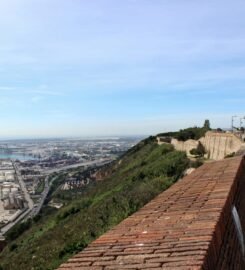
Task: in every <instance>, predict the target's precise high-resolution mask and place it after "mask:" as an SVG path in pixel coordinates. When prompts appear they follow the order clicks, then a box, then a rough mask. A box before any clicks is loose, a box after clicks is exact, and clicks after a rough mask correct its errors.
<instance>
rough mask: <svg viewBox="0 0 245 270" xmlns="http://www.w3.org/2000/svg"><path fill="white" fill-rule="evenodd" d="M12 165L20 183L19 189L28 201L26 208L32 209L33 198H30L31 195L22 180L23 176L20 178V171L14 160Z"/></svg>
mask: <svg viewBox="0 0 245 270" xmlns="http://www.w3.org/2000/svg"><path fill="white" fill-rule="evenodd" d="M13 166H14V168H15V172H16V176H17V178H18V181H19V183H20V187H21V190H22V192H23V193H24V196H25V199H26V202H27V203H28V208H29V209H32V208H33V207H34V203H33V200H32V199H31V196H30V194H29V192H28V190H27V189H26V185H25V182H24V180H23V178H22V176H21V174H20V171H19V169H18V167H17V165H16V164H15V163H14V162H13Z"/></svg>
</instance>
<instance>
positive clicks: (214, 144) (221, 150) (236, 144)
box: [200, 131, 242, 160]
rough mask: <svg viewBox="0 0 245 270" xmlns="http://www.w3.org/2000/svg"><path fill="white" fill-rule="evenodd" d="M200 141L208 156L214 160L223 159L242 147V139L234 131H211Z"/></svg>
mask: <svg viewBox="0 0 245 270" xmlns="http://www.w3.org/2000/svg"><path fill="white" fill-rule="evenodd" d="M200 142H201V143H202V145H203V146H204V148H205V150H206V152H207V157H208V158H210V159H214V160H221V159H223V158H224V157H225V156H227V155H229V154H232V153H236V152H238V151H239V150H240V148H241V147H242V141H241V140H240V139H239V138H238V137H236V136H235V135H234V134H232V133H218V132H210V131H209V132H207V133H206V134H205V137H203V138H201V139H200Z"/></svg>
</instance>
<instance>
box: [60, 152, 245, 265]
mask: <svg viewBox="0 0 245 270" xmlns="http://www.w3.org/2000/svg"><path fill="white" fill-rule="evenodd" d="M243 165H244V161H243V158H242V157H236V158H231V159H225V160H222V161H216V162H212V163H207V164H204V165H203V166H201V167H200V168H198V169H197V170H196V171H194V172H193V173H192V174H191V175H188V176H186V177H185V178H184V179H182V180H180V181H179V182H177V183H176V184H174V185H173V186H172V187H170V188H169V189H168V190H166V191H165V192H163V193H161V194H160V195H158V196H157V197H156V198H155V199H153V200H152V201H151V202H150V203H148V204H147V205H145V206H144V207H143V208H142V209H140V210H139V211H138V212H136V213H135V214H133V215H132V216H130V217H129V218H127V219H125V220H124V221H123V222H121V223H120V224H119V225H117V226H116V227H115V228H114V229H112V230H110V231H109V232H107V233H106V234H104V235H102V236H101V237H100V238H98V239H97V240H96V241H94V242H93V243H92V244H90V245H89V246H88V247H87V248H86V249H85V250H83V251H82V252H81V253H79V254H77V255H76V256H74V257H73V258H72V259H70V260H69V261H68V262H67V263H64V264H63V265H61V266H60V268H59V270H71V269H73V270H77V269H84V270H87V269H89V270H107V269H108V270H109V269H154V270H157V269H171V270H173V269H218V268H217V267H216V266H217V263H218V261H219V257H220V256H221V255H220V250H221V249H222V245H224V243H223V239H224V238H225V236H224V234H225V224H226V222H228V220H230V219H229V218H227V217H230V213H231V211H230V210H231V208H232V204H233V203H234V198H235V193H236V189H237V186H238V182H239V181H240V180H239V179H240V178H241V170H242V167H243ZM227 209H228V210H227ZM227 211H228V212H227ZM226 212H227V215H226ZM224 250H225V249H224ZM223 253H225V251H223ZM222 269H227V268H222ZM230 269H232V268H230ZM237 269H239V268H237ZM244 269H245V268H244Z"/></svg>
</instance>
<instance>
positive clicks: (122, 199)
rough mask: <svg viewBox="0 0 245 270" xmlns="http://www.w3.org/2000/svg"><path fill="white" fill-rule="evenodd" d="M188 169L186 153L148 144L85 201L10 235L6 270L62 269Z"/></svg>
mask: <svg viewBox="0 0 245 270" xmlns="http://www.w3.org/2000/svg"><path fill="white" fill-rule="evenodd" d="M188 164H189V160H188V159H187V157H186V155H185V153H183V152H178V151H175V150H174V149H173V147H172V146H171V145H161V146H159V145H157V143H156V142H155V138H154V137H150V138H148V139H147V140H145V141H142V142H141V143H139V144H138V145H136V146H135V147H133V148H132V149H130V150H129V151H128V152H127V153H126V154H124V156H123V157H122V158H121V159H120V160H118V161H117V162H115V163H114V164H113V165H112V167H111V168H109V170H110V175H109V176H108V177H107V178H106V179H104V180H103V181H99V182H97V183H96V184H94V185H92V186H90V187H89V188H87V190H86V191H85V192H83V194H82V195H80V197H79V196H75V198H76V199H74V198H73V200H72V201H70V202H69V203H66V206H64V207H63V208H61V209H60V210H55V209H53V208H49V207H46V209H44V211H43V214H42V215H41V216H40V217H39V218H36V219H35V220H32V221H28V224H26V225H22V227H24V228H22V229H23V230H22V231H18V230H17V233H16V234H13V231H15V232H16V229H15V230H13V231H12V235H11V232H10V233H9V244H8V246H7V247H6V248H5V250H4V251H3V252H2V253H1V254H0V265H1V266H0V269H4V270H22V269H23V270H31V269H32V270H48V269H55V268H57V267H58V266H59V265H60V264H61V263H62V262H64V261H66V260H67V259H68V258H70V257H71V256H73V255H74V254H76V253H77V252H79V251H81V250H82V249H83V248H85V247H86V246H87V245H88V244H89V243H90V242H91V241H93V240H94V239H96V238H98V237H99V236H100V235H101V234H103V233H104V232H106V231H107V230H109V229H110V228H112V227H113V226H115V225H116V224H118V223H119V222H120V221H122V220H123V219H125V218H126V217H128V216H129V215H131V214H132V213H134V212H135V211H137V210H138V209H139V208H141V207H142V206H143V205H144V204H146V203H147V202H149V201H150V200H151V199H152V198H154V197H155V196H156V195H157V194H159V193H161V192H162V191H164V190H165V189H167V188H168V187H169V186H171V185H172V184H173V183H174V182H175V181H177V180H178V179H179V178H180V177H181V175H182V174H183V171H184V170H185V169H186V168H187V167H188ZM57 181H58V182H61V180H59V179H57ZM60 192H61V191H59V194H60ZM54 196H55V195H54ZM19 234H20V236H19Z"/></svg>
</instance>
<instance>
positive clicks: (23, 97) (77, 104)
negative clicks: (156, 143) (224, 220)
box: [0, 0, 245, 137]
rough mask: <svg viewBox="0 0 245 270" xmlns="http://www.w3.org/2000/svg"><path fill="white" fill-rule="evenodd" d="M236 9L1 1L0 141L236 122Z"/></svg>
mask: <svg viewBox="0 0 245 270" xmlns="http://www.w3.org/2000/svg"><path fill="white" fill-rule="evenodd" d="M244 10H245V1H238V0H235V1H230V0H229V1H226V0H223V1H220V0H216V1H213V0H212V1H210V0H205V1H200V0H186V1H183V0H147V1H146V0H123V1H115V0H94V1H87V0H35V1H34V0H2V1H0V117H1V129H0V137H50V136H51V137H52V136H88V135H119V134H123V135H130V134H155V133H158V132H161V131H166V130H176V129H179V128H183V127H186V126H193V125H202V124H203V122H204V119H206V118H209V119H210V121H211V124H212V126H213V127H229V126H230V118H231V115H233V114H237V115H239V116H244V114H245V111H244V102H245V90H244V89H245V84H244V83H245V30H244V29H245V16H244Z"/></svg>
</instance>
